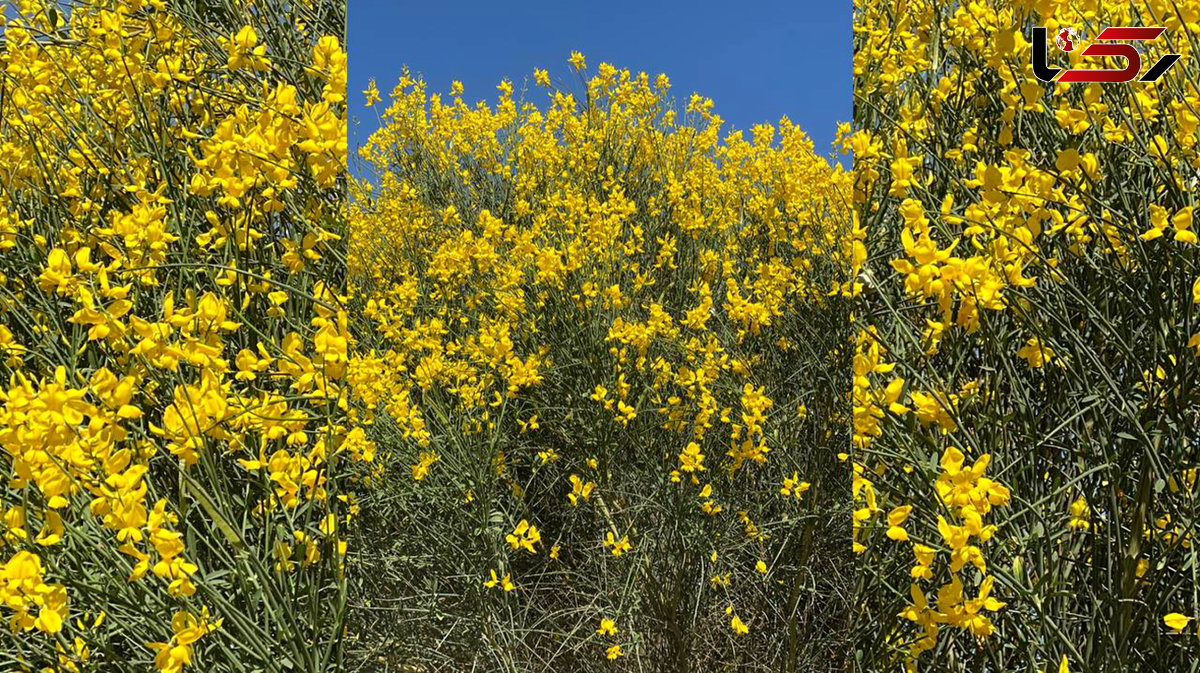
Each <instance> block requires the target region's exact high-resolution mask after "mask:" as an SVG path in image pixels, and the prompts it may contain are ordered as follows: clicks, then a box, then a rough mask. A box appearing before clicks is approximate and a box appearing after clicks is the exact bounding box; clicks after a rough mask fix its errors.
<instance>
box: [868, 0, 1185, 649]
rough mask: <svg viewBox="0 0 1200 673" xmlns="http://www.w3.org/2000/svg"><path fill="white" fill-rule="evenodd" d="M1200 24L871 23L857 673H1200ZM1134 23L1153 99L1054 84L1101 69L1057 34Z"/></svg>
mask: <svg viewBox="0 0 1200 673" xmlns="http://www.w3.org/2000/svg"><path fill="white" fill-rule="evenodd" d="M1198 22H1200V4H1198V3H1196V2H1191V1H1180V2H1175V1H1171V0H1165V1H1163V0H1143V1H1139V2H1134V3H1129V2H1105V1H1100V2H1077V3H1068V2H1057V1H1054V0H1037V1H1034V0H1022V1H1017V2H991V1H987V2H971V3H890V2H872V1H870V0H863V1H862V2H856V3H855V27H854V31H855V32H854V41H855V42H854V45H855V56H854V59H855V60H854V77H855V81H854V91H855V100H854V106H855V107H854V124H855V129H854V131H853V133H852V134H850V135H849V136H848V137H847V139H846V145H847V146H848V148H850V149H852V151H853V155H854V174H855V180H856V182H855V190H854V199H855V212H856V217H857V222H856V224H857V227H858V228H859V230H858V232H857V233H858V235H859V236H862V237H863V238H864V240H866V242H867V245H866V250H865V251H863V252H864V253H866V255H867V261H864V262H862V266H861V267H860V268H859V269H858V271H859V272H860V274H859V279H860V281H861V293H860V294H859V302H858V306H859V307H860V309H859V311H858V313H857V315H856V331H857V340H856V344H857V346H856V351H855V361H854V383H853V385H854V389H853V394H854V437H853V445H854V452H853V453H854V455H853V462H854V469H855V473H854V484H853V490H854V494H855V498H856V503H855V507H856V511H855V514H854V524H855V537H854V545H855V552H856V553H857V554H858V567H859V569H860V573H859V583H858V586H857V590H856V595H857V597H858V598H859V599H860V601H859V602H860V604H859V605H858V606H856V608H855V612H856V613H857V616H856V624H857V627H856V629H855V632H854V637H855V640H856V657H857V658H858V660H859V666H860V667H861V669H862V670H864V671H893V670H897V669H899V668H901V667H902V666H907V668H908V669H909V670H917V669H918V668H919V669H920V670H927V671H928V670H937V671H1039V670H1045V671H1050V670H1059V671H1067V670H1070V671H1135V670H1137V671H1184V670H1195V668H1196V662H1197V660H1198V657H1200V639H1198V638H1197V636H1198V635H1200V634H1198V632H1197V617H1200V600H1198V598H1197V591H1198V589H1197V581H1196V572H1197V558H1196V553H1197V552H1196V546H1195V544H1194V535H1195V526H1196V523H1197V518H1196V517H1197V495H1198V494H1197V492H1196V489H1195V486H1196V483H1195V481H1196V468H1197V462H1198V459H1200V450H1198V448H1197V443H1196V431H1197V420H1198V412H1200V387H1198V386H1197V376H1198V375H1200V369H1198V367H1197V359H1196V357H1197V346H1200V335H1198V333H1200V324H1198V323H1197V315H1198V314H1197V311H1196V304H1197V303H1198V302H1200V285H1198V284H1197V279H1198V277H1200V268H1198V266H1197V262H1198V257H1197V236H1196V233H1195V229H1194V228H1193V226H1192V225H1193V208H1194V207H1195V198H1196V177H1197V168H1198V167H1200V157H1198V155H1197V125H1198V122H1200V117H1198V114H1200V88H1198V85H1197V75H1198V74H1200V66H1198V65H1197V63H1196V60H1195V50H1194V48H1193V45H1194V44H1195V41H1196V39H1197V37H1198V33H1200V24H1198ZM1138 25H1145V26H1164V27H1166V29H1167V30H1166V33H1165V34H1164V35H1163V36H1162V37H1160V38H1159V39H1158V40H1157V41H1155V42H1153V43H1147V44H1145V45H1143V46H1142V49H1143V51H1144V55H1143V59H1142V62H1143V64H1145V65H1144V69H1148V68H1149V64H1150V63H1153V62H1154V61H1155V60H1157V57H1158V56H1159V55H1161V54H1164V53H1169V52H1174V53H1180V54H1182V55H1183V59H1182V60H1181V61H1180V62H1179V63H1178V64H1176V66H1175V67H1174V69H1173V70H1172V71H1170V72H1169V73H1168V74H1167V75H1166V76H1165V77H1164V78H1163V79H1162V80H1160V81H1159V82H1158V83H1157V84H1148V83H1138V82H1134V83H1130V84H1043V83H1041V82H1040V81H1039V80H1037V79H1036V78H1035V77H1034V75H1033V72H1032V68H1031V49H1047V48H1048V49H1049V52H1050V60H1051V62H1052V63H1053V62H1056V61H1057V62H1058V64H1059V67H1071V66H1074V67H1091V68H1100V67H1104V64H1102V63H1100V62H1099V61H1098V60H1093V59H1090V58H1089V59H1084V58H1082V57H1081V56H1080V54H1079V52H1080V51H1082V50H1081V49H1078V50H1076V51H1075V52H1073V53H1072V54H1071V55H1070V56H1069V57H1068V55H1067V54H1065V53H1063V52H1062V51H1060V50H1059V49H1057V48H1056V47H1055V45H1054V42H1053V37H1052V38H1051V41H1050V44H1049V45H1041V44H1034V45H1030V43H1029V40H1030V39H1031V36H1032V28H1033V27H1034V26H1047V27H1049V33H1050V35H1051V36H1053V35H1054V34H1055V32H1056V31H1057V29H1058V28H1059V27H1072V28H1075V29H1076V31H1077V33H1078V34H1080V35H1085V36H1087V37H1094V36H1095V35H1096V34H1097V33H1098V32H1099V31H1100V29H1102V28H1104V27H1107V26H1138ZM1112 60H1113V62H1112V63H1110V64H1108V66H1107V67H1110V68H1119V67H1122V66H1123V63H1122V62H1121V61H1120V60H1118V59H1112ZM1068 63H1069V64H1070V66H1068V65H1067V64H1068ZM860 260H861V258H860ZM860 260H856V261H860Z"/></svg>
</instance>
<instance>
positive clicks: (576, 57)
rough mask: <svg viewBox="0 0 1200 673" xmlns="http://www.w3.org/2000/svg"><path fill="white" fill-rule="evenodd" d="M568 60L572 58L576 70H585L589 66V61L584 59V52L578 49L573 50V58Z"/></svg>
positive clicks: (572, 64)
mask: <svg viewBox="0 0 1200 673" xmlns="http://www.w3.org/2000/svg"><path fill="white" fill-rule="evenodd" d="M568 60H570V62H571V66H572V67H574V68H575V69H576V70H583V69H584V68H586V67H587V61H585V60H584V58H583V54H581V53H579V52H578V51H573V52H571V58H570V59H568Z"/></svg>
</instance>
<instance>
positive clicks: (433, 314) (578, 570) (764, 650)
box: [347, 53, 850, 671]
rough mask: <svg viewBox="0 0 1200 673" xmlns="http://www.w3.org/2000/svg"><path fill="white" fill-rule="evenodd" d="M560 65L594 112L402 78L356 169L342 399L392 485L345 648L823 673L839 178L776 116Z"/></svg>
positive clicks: (841, 438) (840, 347)
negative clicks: (728, 127) (757, 119)
mask: <svg viewBox="0 0 1200 673" xmlns="http://www.w3.org/2000/svg"><path fill="white" fill-rule="evenodd" d="M570 63H571V67H572V69H573V71H574V72H575V73H578V75H579V78H580V79H579V81H580V86H581V87H582V90H580V91H577V92H572V91H571V88H570V87H569V86H557V85H555V84H554V83H553V82H552V80H551V77H550V74H549V73H548V72H547V71H544V70H537V71H535V72H534V73H533V82H532V89H530V90H526V89H524V88H522V90H521V91H520V92H518V91H517V88H516V87H515V86H514V85H513V83H512V82H510V81H507V80H506V81H504V82H501V83H500V85H499V86H498V89H499V92H500V93H499V97H498V99H497V100H496V101H495V102H494V104H488V103H482V102H481V103H479V104H476V105H468V104H467V102H466V101H465V100H464V98H463V96H464V92H463V90H462V87H461V85H459V84H458V83H455V84H454V85H452V87H451V90H450V92H449V95H445V96H443V95H440V94H431V93H429V92H428V90H427V87H426V85H425V83H424V82H423V81H421V80H420V79H419V78H416V77H413V76H411V75H407V74H406V75H405V76H403V77H402V78H401V79H400V82H399V84H398V85H397V86H396V87H395V88H394V89H393V91H392V92H391V95H390V100H389V102H388V105H387V107H386V108H385V109H383V110H382V112H381V121H382V127H381V129H380V130H379V131H378V132H376V133H375V134H374V135H372V136H371V138H370V139H369V141H368V142H367V143H366V144H365V146H364V147H363V148H362V150H361V156H362V159H363V163H364V166H363V176H364V177H363V179H361V180H354V181H352V185H351V197H352V201H351V215H350V219H351V234H352V235H351V240H350V252H349V255H350V262H349V264H350V276H349V277H350V284H351V289H350V291H351V293H352V294H353V297H354V298H353V301H354V302H355V306H358V307H361V311H362V313H363V315H364V316H366V318H367V319H369V320H370V321H371V324H372V328H371V329H369V330H365V333H364V334H363V336H362V338H361V340H360V343H359V354H358V355H357V356H356V357H355V358H354V360H353V361H352V362H351V364H350V368H349V372H348V374H347V380H348V383H349V384H350V386H351V387H352V388H353V391H354V395H355V398H356V399H358V400H360V401H361V403H362V408H361V410H360V411H361V415H356V418H358V419H360V420H361V421H363V422H364V423H365V424H366V427H367V428H368V430H367V433H368V437H369V438H370V439H371V440H372V441H374V442H375V443H376V444H377V446H378V447H379V456H378V460H377V461H376V462H377V467H376V469H375V470H374V471H372V472H370V473H369V474H365V475H364V477H365V478H366V480H367V481H368V483H369V484H371V485H372V487H371V488H370V489H369V490H367V491H365V492H364V493H363V495H362V500H361V503H362V511H363V514H362V516H361V517H360V518H359V519H358V528H356V531H357V533H358V534H360V535H362V536H363V537H364V539H369V540H374V541H386V544H382V545H380V544H372V545H369V548H368V547H366V546H364V547H363V548H362V549H361V555H355V557H354V559H353V560H354V562H355V564H354V565H353V566H352V575H353V578H354V581H355V583H356V584H357V585H358V586H357V588H356V591H355V600H356V601H361V607H362V609H361V610H360V611H358V612H356V615H357V617H356V623H355V624H354V625H353V626H352V633H354V634H355V637H356V638H357V642H356V643H355V645H354V646H353V647H354V648H355V649H356V650H357V651H358V652H359V653H360V654H361V655H362V656H363V657H366V658H368V659H367V660H368V661H370V662H371V663H372V665H379V663H380V662H391V663H397V664H400V665H405V664H413V663H418V662H419V663H420V664H422V665H424V666H428V667H432V668H434V669H438V670H441V669H446V670H460V669H462V668H464V667H468V666H472V665H473V666H478V667H481V668H482V669H485V670H508V671H517V670H539V671H540V670H548V669H554V670H572V671H589V670H681V671H682V670H699V669H700V668H701V667H709V666H717V667H718V668H720V669H721V670H731V669H732V668H737V669H738V670H763V671H767V670H769V671H779V670H800V669H803V670H828V667H829V666H831V665H837V664H835V662H838V661H840V660H841V658H842V657H843V656H844V654H845V647H844V640H843V635H844V634H843V626H844V624H845V615H846V610H847V609H848V606H847V605H846V604H845V603H844V602H843V601H844V598H845V581H846V579H848V576H847V575H846V573H845V572H844V569H846V568H847V565H848V563H847V562H848V561H849V557H848V555H847V554H845V552H844V547H843V546H842V543H841V542H839V541H840V540H844V532H843V531H842V530H841V524H840V522H841V521H844V516H845V512H846V509H845V504H846V503H847V502H848V497H849V493H848V489H847V488H846V487H847V486H848V482H847V480H846V478H845V472H844V470H845V465H844V464H843V463H839V462H838V460H837V458H836V455H837V453H838V451H839V450H842V449H841V448H839V447H844V446H845V445H846V443H847V442H848V439H849V438H848V436H847V435H846V434H845V432H844V430H843V428H848V424H849V410H848V409H847V408H846V401H847V399H848V398H847V396H846V379H845V374H844V372H845V371H846V370H847V369H848V367H849V352H848V350H847V348H846V346H845V344H846V343H847V342H848V340H849V333H848V324H849V323H848V313H847V302H846V300H845V299H844V298H843V295H844V293H845V289H846V287H845V285H844V281H845V279H846V269H848V265H849V260H848V255H849V249H850V248H849V246H847V245H846V244H845V241H846V238H845V233H846V230H847V225H848V223H849V217H848V205H849V187H850V182H849V176H848V175H847V174H844V173H843V172H842V171H841V170H840V169H839V168H833V167H831V166H830V165H829V163H828V162H827V161H826V160H825V159H823V158H821V157H819V156H818V155H816V154H814V152H813V147H812V143H811V141H810V140H809V139H808V138H807V136H806V135H805V134H804V133H803V132H802V131H801V130H800V129H799V128H797V127H796V126H795V125H794V124H792V123H791V122H790V121H788V120H787V119H786V118H784V119H783V120H781V121H780V123H779V125H778V128H773V127H771V126H769V125H762V126H756V127H754V128H753V129H751V133H750V134H749V136H747V135H745V134H743V133H741V132H734V133H730V134H728V135H725V136H724V137H722V135H721V128H722V120H721V118H720V117H719V116H717V115H716V114H715V112H714V110H713V107H714V106H713V102H712V101H711V100H707V99H704V98H702V97H700V96H698V95H694V96H692V97H691V99H690V102H689V104H688V105H687V109H686V112H685V113H684V114H683V115H682V116H680V114H679V113H678V112H677V111H675V109H673V108H672V107H671V106H670V104H669V101H668V100H667V98H666V96H667V95H668V92H669V87H670V82H669V80H668V79H667V77H666V76H665V75H659V76H658V77H657V78H656V79H654V80H653V81H652V80H651V78H650V77H648V76H647V75H646V74H644V73H637V74H634V73H630V72H629V71H627V70H619V69H617V68H615V67H614V66H612V65H609V64H607V63H604V64H600V65H599V67H598V68H597V69H596V70H595V71H594V72H593V71H590V70H588V69H587V66H586V62H585V60H584V57H583V56H582V55H581V54H579V53H574V54H572V56H571V59H570ZM365 94H366V96H367V98H368V100H370V101H372V102H374V101H378V100H379V99H380V95H379V93H378V91H377V90H376V89H375V87H374V85H372V86H371V88H370V89H369V90H368V91H367V92H365ZM539 101H540V102H539ZM356 310H359V309H356ZM357 413H358V412H356V414H357ZM834 512H837V513H834Z"/></svg>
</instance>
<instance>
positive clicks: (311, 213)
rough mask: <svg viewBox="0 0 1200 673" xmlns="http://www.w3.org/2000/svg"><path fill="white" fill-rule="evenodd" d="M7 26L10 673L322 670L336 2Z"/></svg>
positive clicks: (61, 16)
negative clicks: (12, 672)
mask: <svg viewBox="0 0 1200 673" xmlns="http://www.w3.org/2000/svg"><path fill="white" fill-rule="evenodd" d="M64 5H69V7H68V6H64ZM4 16H5V17H6V19H5V20H6V25H5V26H4V37H3V42H4V44H3V49H2V51H0V64H2V66H3V72H4V76H3V80H2V84H0V101H2V103H0V147H2V150H0V191H2V193H3V199H2V201H0V297H2V300H0V312H2V313H0V315H2V320H0V351H2V353H3V355H2V361H0V373H2V380H3V382H4V383H3V391H2V392H0V470H2V471H3V473H4V476H5V478H6V479H5V482H4V485H3V486H0V513H2V515H3V525H2V526H0V530H2V533H3V534H2V536H0V615H3V618H4V619H5V621H6V622H7V623H8V625H9V627H10V628H9V629H6V630H4V634H3V635H2V636H0V668H3V669H4V670H35V669H36V670H46V671H93V670H94V671H113V670H148V669H151V668H157V669H158V670H162V671H180V670H193V669H199V670H206V671H280V670H290V671H314V672H315V671H326V670H329V669H330V667H332V666H334V665H336V662H337V660H338V658H339V657H340V636H341V631H342V623H343V620H344V614H345V610H344V596H345V591H344V590H345V582H344V578H343V576H342V570H341V568H342V562H343V555H344V554H345V545H344V542H343V539H342V537H341V535H340V530H341V527H342V526H343V525H344V524H345V520H346V518H347V517H348V516H349V514H350V513H351V512H352V501H351V500H350V499H349V498H348V497H347V496H346V492H345V490H344V489H343V483H342V481H343V480H342V479H341V478H340V477H339V474H340V473H341V471H340V470H336V469H333V468H334V466H336V465H337V464H338V463H340V462H346V461H354V460H365V459H366V458H367V453H368V452H369V448H370V447H369V444H368V443H367V442H366V440H365V437H364V436H363V435H362V433H361V431H359V432H357V433H355V432H354V431H353V430H351V429H350V427H349V426H348V425H347V422H346V414H345V409H346V394H345V392H344V390H345V389H344V388H343V386H342V381H343V379H344V377H345V374H346V370H347V362H348V336H349V335H348V329H347V314H346V311H345V310H344V309H343V308H342V305H341V299H340V298H339V297H338V291H339V290H340V288H339V286H338V285H337V283H338V282H339V279H340V278H343V277H344V269H345V251H344V243H343V244H340V245H341V246H342V247H341V248H339V243H338V242H339V241H341V240H343V238H344V232H343V226H344V225H343V222H344V208H345V197H344V178H343V177H342V175H343V172H344V165H345V152H346V138H345V112H344V110H345V72H346V55H345V52H344V51H343V49H342V46H341V40H340V38H339V37H338V36H339V35H341V33H342V30H343V24H344V5H343V4H341V3H326V4H320V3H314V2H307V1H306V2H246V3H237V2H224V3H211V2H200V1H192V0H178V1H172V2H170V3H167V2H164V1H163V0H85V1H82V2H73V3H51V2H42V1H40V0H21V1H20V2H18V3H16V6H15V7H10V8H8V9H7V10H6V12H5V13H4Z"/></svg>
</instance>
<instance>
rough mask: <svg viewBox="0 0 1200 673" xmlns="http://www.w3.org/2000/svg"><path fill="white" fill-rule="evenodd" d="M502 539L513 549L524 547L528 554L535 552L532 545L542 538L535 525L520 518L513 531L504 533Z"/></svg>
mask: <svg viewBox="0 0 1200 673" xmlns="http://www.w3.org/2000/svg"><path fill="white" fill-rule="evenodd" d="M504 539H505V541H506V542H508V546H509V547H510V548H512V550H513V551H516V550H518V549H524V550H525V551H528V552H529V553H530V554H536V553H537V550H536V549H534V548H533V545H535V544H537V543H538V542H539V541H540V540H541V539H542V534H541V533H540V532H538V529H537V526H534V525H533V524H530V523H529V522H528V521H526V520H525V519H521V521H520V522H519V523H518V524H517V527H516V528H514V529H513V532H511V533H509V534H508V535H505V536H504Z"/></svg>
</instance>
